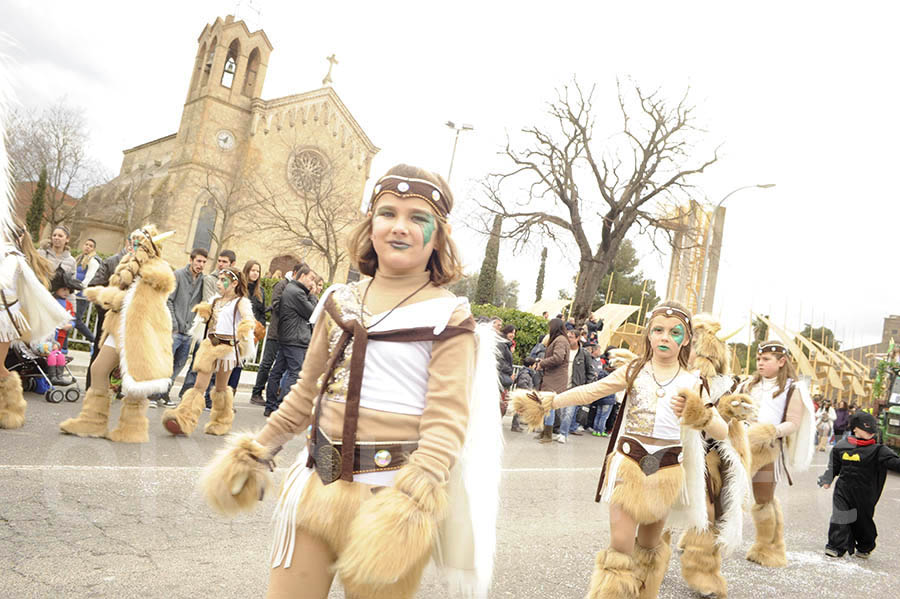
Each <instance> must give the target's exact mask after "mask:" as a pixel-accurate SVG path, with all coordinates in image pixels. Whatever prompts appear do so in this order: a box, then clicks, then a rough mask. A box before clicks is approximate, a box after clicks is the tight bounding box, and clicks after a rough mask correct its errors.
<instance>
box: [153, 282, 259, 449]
mask: <svg viewBox="0 0 900 599" xmlns="http://www.w3.org/2000/svg"><path fill="white" fill-rule="evenodd" d="M216 290H217V292H218V293H217V294H216V295H214V296H213V297H212V298H211V300H212V302H211V303H207V302H202V303H200V304H197V305H196V306H194V312H195V313H196V314H197V316H196V317H195V319H194V327H193V329H192V334H193V336H194V339H195V340H197V339H198V338H199V339H202V342H200V348H199V349H198V350H197V355H196V356H195V357H194V372H196V373H197V379H196V381H195V382H194V386H193V387H192V388H190V389H188V390H187V391H186V392H185V394H184V395H183V396H182V398H181V402H180V403H179V404H178V407H176V408H169V409H167V410H166V411H165V412H163V416H162V423H163V426H164V427H165V428H166V430H167V431H169V432H170V433H172V434H173V435H190V434H191V433H192V432H194V429H195V428H196V427H197V419H198V418H199V417H200V413H201V412H202V411H203V406H204V405H206V400H205V398H204V395H205V393H206V388H207V387H208V386H209V380H210V379H211V378H212V375H213V373H215V375H216V387H215V390H214V391H213V392H212V393H210V400H212V409H211V411H210V413H209V422H207V423H206V427H205V428H204V429H203V432H205V433H207V434H209V435H224V434H226V433H227V432H228V431H230V430H231V423H232V422H233V421H234V410H233V407H234V391H233V390H232V389H231V387H229V386H228V379H229V378H230V377H231V371H232V370H234V369H235V367H236V366H238V365H239V364H243V363H244V360H246V359H247V358H248V357H249V356H251V355H255V352H256V344H255V343H254V342H253V330H254V328H255V327H256V319H254V317H253V306H252V305H251V303H250V300H249V299H248V298H247V282H246V281H245V280H244V275H243V274H242V273H241V271H239V270H237V269H236V268H232V267H230V266H226V267H225V268H223V269H221V270H219V273H218V280H217V281H216Z"/></svg>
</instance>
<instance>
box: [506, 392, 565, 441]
mask: <svg viewBox="0 0 900 599" xmlns="http://www.w3.org/2000/svg"><path fill="white" fill-rule="evenodd" d="M554 396H555V394H553V393H538V392H537V391H531V390H526V389H520V390H516V391H513V392H512V393H510V394H509V400H510V403H511V404H512V407H513V409H514V410H515V411H516V412H517V413H518V414H519V420H520V421H521V422H524V423H525V424H526V425H527V426H528V428H529V429H530V430H533V431H539V430H541V429H542V428H543V426H544V418H545V417H546V416H547V414H548V413H549V412H550V410H551V409H552V408H553V397H554Z"/></svg>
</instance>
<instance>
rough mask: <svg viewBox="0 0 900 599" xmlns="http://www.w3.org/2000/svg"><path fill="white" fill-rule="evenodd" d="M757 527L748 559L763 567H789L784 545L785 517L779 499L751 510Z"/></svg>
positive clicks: (756, 505)
mask: <svg viewBox="0 0 900 599" xmlns="http://www.w3.org/2000/svg"><path fill="white" fill-rule="evenodd" d="M750 513H751V514H752V515H753V525H754V526H755V527H756V541H755V542H754V543H753V546H752V547H750V551H748V552H747V559H748V560H750V561H751V562H756V563H757V564H759V565H761V566H769V567H770V568H780V567H783V566H786V565H787V555H786V554H785V545H784V517H783V516H782V514H781V506H780V505H779V504H778V500H777V499H773V500H772V501H771V502H769V503H762V504H759V503H757V504H755V505H754V506H753V508H752V509H751V510H750Z"/></svg>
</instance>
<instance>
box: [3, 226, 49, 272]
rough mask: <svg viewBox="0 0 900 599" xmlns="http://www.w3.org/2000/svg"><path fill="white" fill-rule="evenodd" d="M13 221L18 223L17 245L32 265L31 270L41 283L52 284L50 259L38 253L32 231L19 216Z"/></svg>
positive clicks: (29, 264)
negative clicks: (30, 231)
mask: <svg viewBox="0 0 900 599" xmlns="http://www.w3.org/2000/svg"><path fill="white" fill-rule="evenodd" d="M13 222H14V223H15V225H16V232H15V233H16V246H18V248H19V249H20V250H22V254H23V255H24V256H25V261H26V262H27V263H28V266H30V267H31V270H33V271H34V274H35V276H36V277H37V278H38V281H40V282H41V285H43V286H44V287H47V286H48V285H50V277H51V275H52V274H53V271H52V270H51V269H50V261H49V260H47V259H46V258H44V257H43V256H41V255H40V254H38V252H37V249H35V247H34V241H32V239H31V233H29V232H28V229H27V228H26V227H25V225H24V223H22V221H20V220H19V218H18V217H13Z"/></svg>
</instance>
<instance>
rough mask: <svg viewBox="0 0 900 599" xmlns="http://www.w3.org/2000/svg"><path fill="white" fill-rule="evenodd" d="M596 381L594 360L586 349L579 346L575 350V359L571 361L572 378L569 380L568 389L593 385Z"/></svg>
mask: <svg viewBox="0 0 900 599" xmlns="http://www.w3.org/2000/svg"><path fill="white" fill-rule="evenodd" d="M595 380H597V372H596V371H595V370H594V360H593V358H592V357H591V354H590V352H588V350H587V348H585V347H583V346H581V345H579V346H578V349H577V350H575V359H574V360H573V361H572V378H571V380H569V388H570V389H571V388H572V387H578V386H580V385H586V384H587V383H593V382H594V381H595Z"/></svg>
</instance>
